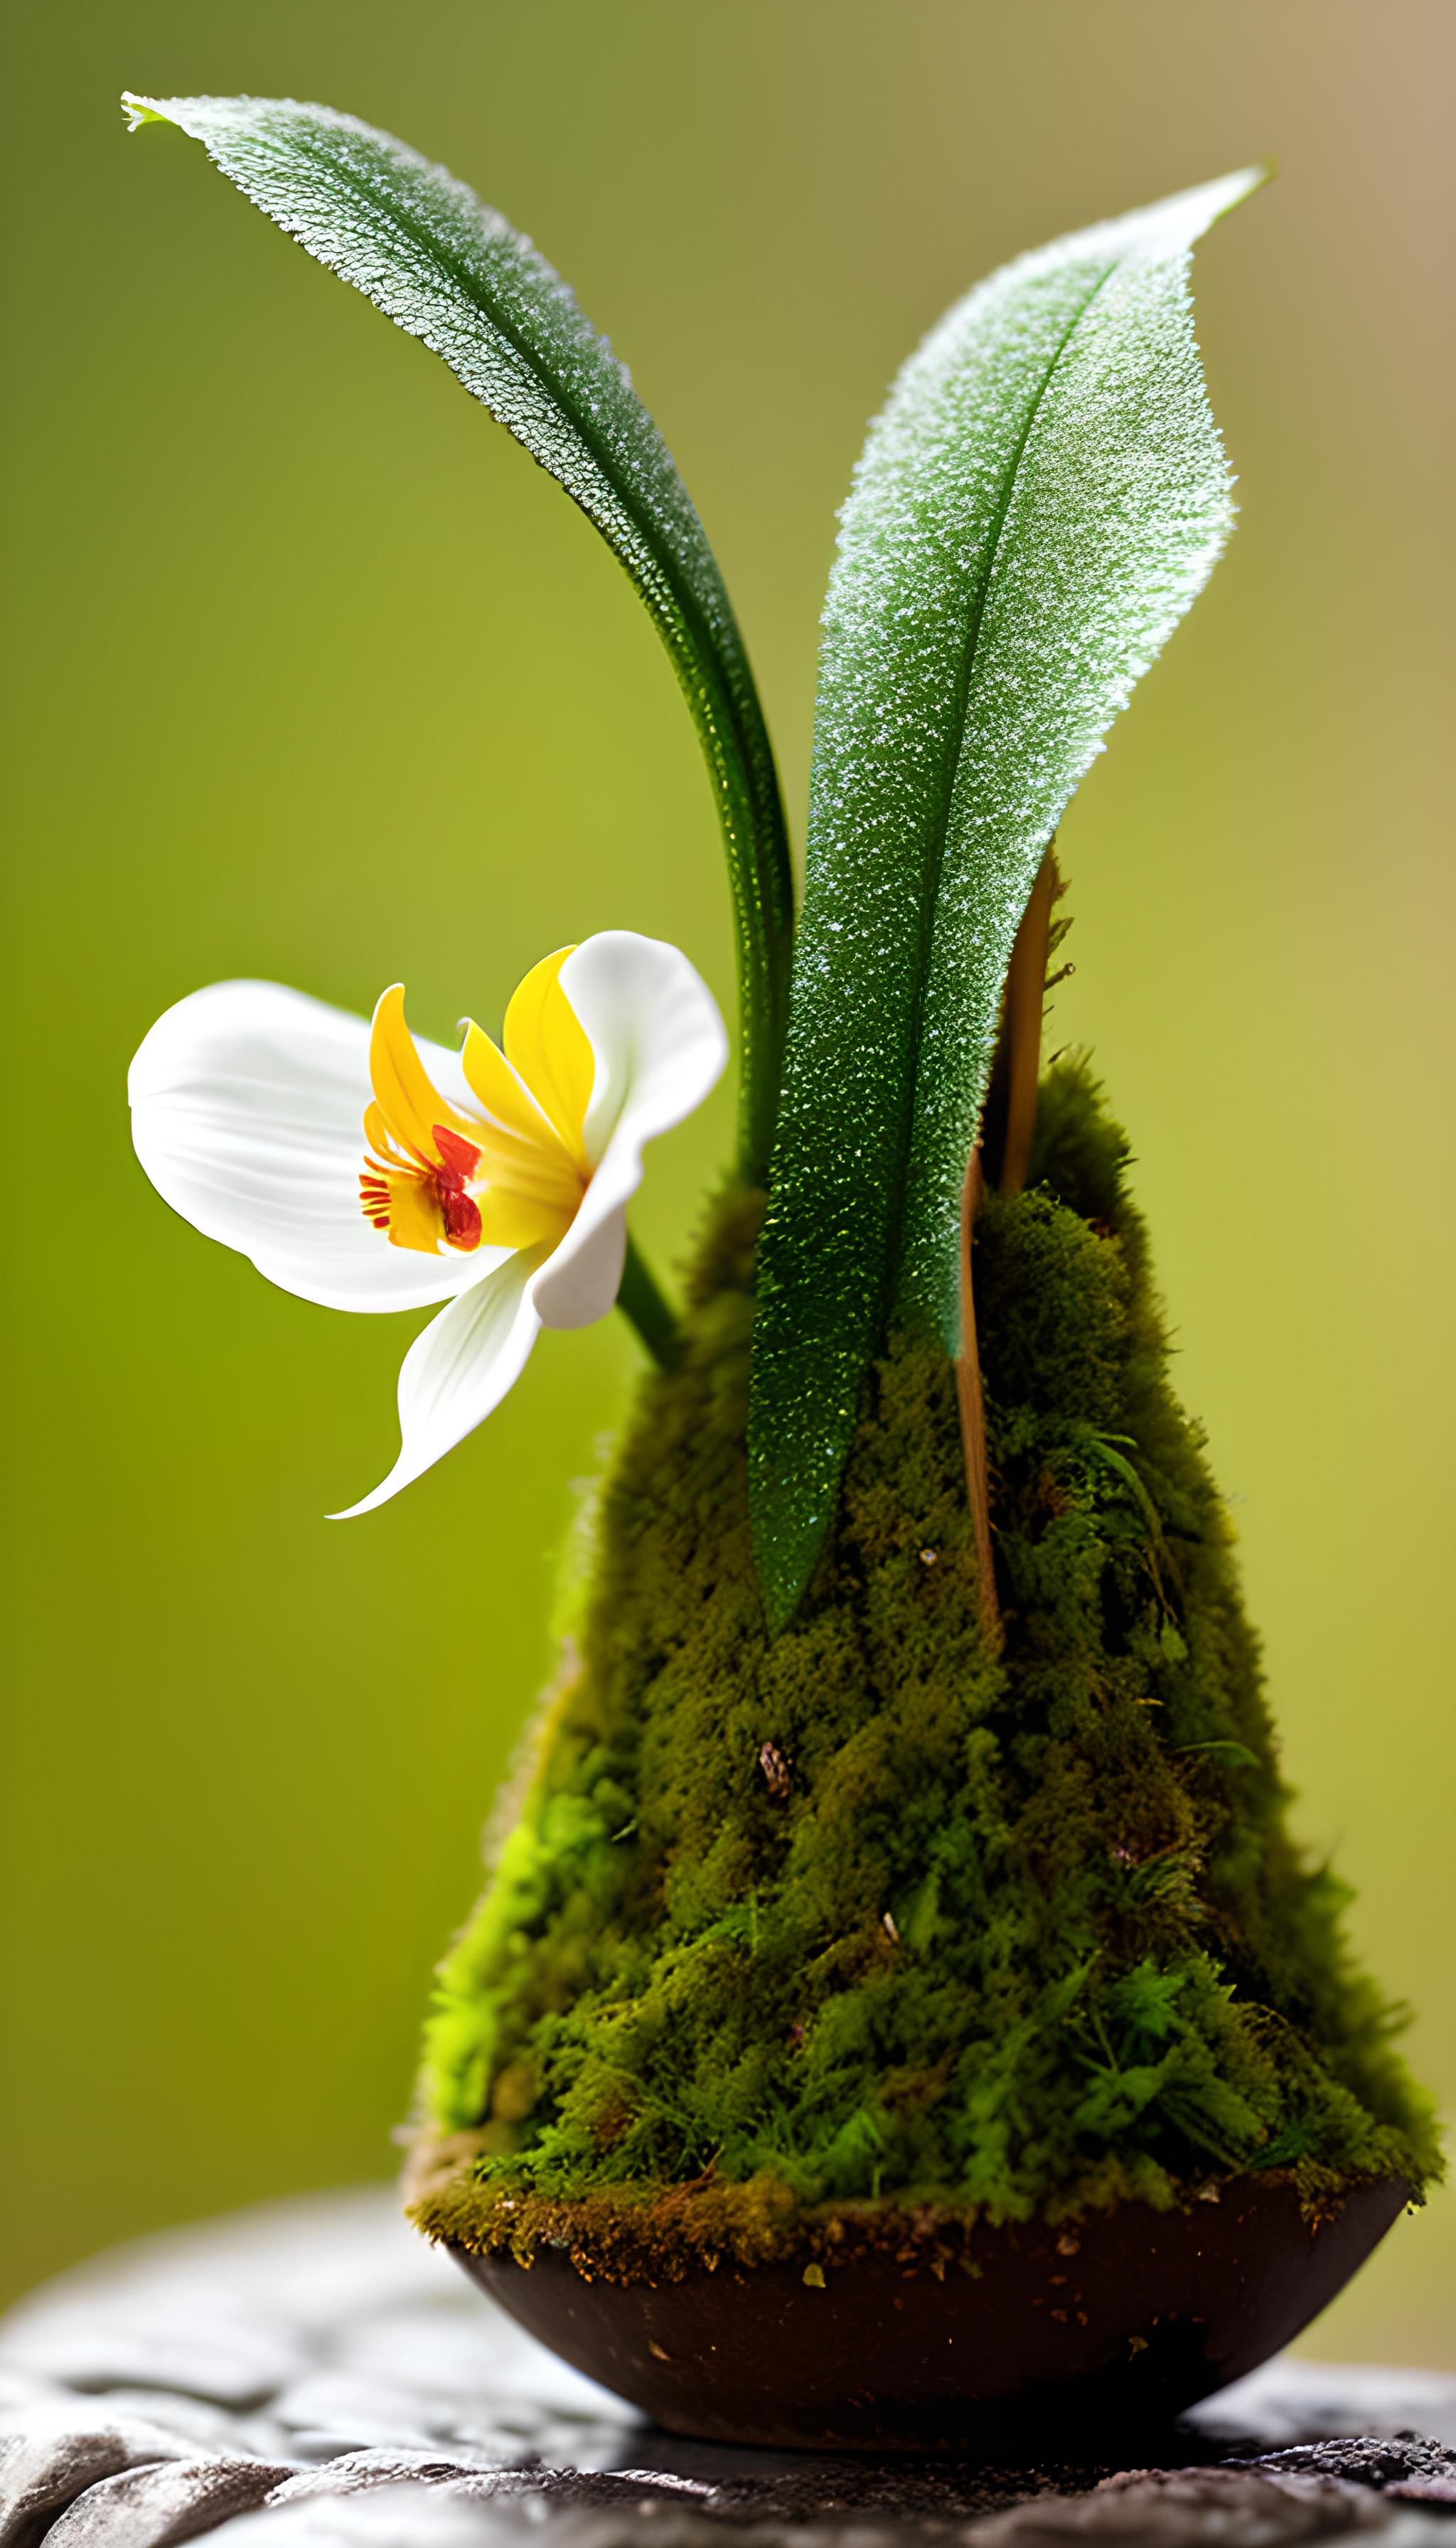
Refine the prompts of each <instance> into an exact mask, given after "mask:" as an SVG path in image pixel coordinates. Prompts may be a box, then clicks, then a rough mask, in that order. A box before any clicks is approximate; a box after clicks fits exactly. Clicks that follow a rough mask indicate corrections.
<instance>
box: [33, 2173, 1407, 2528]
mask: <svg viewBox="0 0 1456 2548" xmlns="http://www.w3.org/2000/svg"><path fill="white" fill-rule="evenodd" d="M1158 2456H1159V2458H1160V2459H1162V2460H1164V2461H1165V2462H1166V2463H1167V2464H1166V2465H1163V2466H1160V2467H1157V2468H1154V2469H1149V2470H1141V2471H1135V2472H1128V2471H1126V2470H1119V2469H1117V2468H1103V2469H1089V2468H1083V2467H1068V2466H1063V2465H1059V2464H1057V2463H1056V2462H1055V2460H1054V2459H1052V2458H1050V2457H1049V2456H1048V2462H1047V2465H1046V2466H1044V2467H1043V2468H1042V2469H1040V2470H1036V2471H1028V2470H1026V2469H1023V2468H1014V2469H1006V2470H996V2469H987V2468H982V2467H969V2466H963V2465H957V2464H956V2463H952V2462H946V2461H938V2460H927V2461H920V2462H903V2461H902V2462H898V2463H889V2462H886V2463H876V2462H874V2461H870V2460H861V2459H856V2460H842V2459H820V2458H811V2457H808V2456H799V2455H794V2454H783V2453H774V2452H767V2451H736V2450H729V2449H725V2448H720V2447H717V2446H714V2445H708V2444H704V2443H698V2442H691V2441H683V2440H679V2439H675V2438H674V2437H673V2436H671V2435H667V2434H663V2433H658V2432H655V2431H653V2430H652V2429H651V2428H650V2427H648V2426H645V2425H644V2424H642V2423H641V2422H640V2421H639V2420H638V2419H637V2418H636V2417H635V2416H634V2414H633V2413H632V2411H631V2410H630V2409H629V2408H626V2407H624V2406H623V2405H622V2404H621V2403H620V2401H619V2400H617V2399H614V2398H611V2397H609V2396H608V2395H607V2393H606V2392H605V2391H604V2390H601V2389H598V2388H595V2387H594V2386H593V2385H592V2383H591V2382H590V2381H587V2380H584V2379H582V2378H580V2377H579V2376H578V2374H577V2373H575V2372H573V2371H570V2370H568V2369H567V2368H566V2366H565V2365H564V2364H562V2363H559V2362H557V2361H556V2360H555V2359H554V2357H553V2356H551V2355H550V2354H547V2353H545V2352H544V2351H543V2350H542V2349H541V2348H540V2347H539V2346H538V2345H536V2344H534V2343H532V2342H531V2340H530V2338H529V2337H527V2336H525V2335H524V2334H522V2333H521V2332H520V2330H519V2329H518V2328H516V2327H515V2326H514V2325H512V2324H511V2323H510V2322H509V2321H507V2320H505V2319H503V2318H501V2317H500V2316H498V2315H497V2314H495V2313H494V2312H493V2311H492V2310H491V2309H490V2308H489V2307H488V2306H487V2305H486V2304H485V2303H483V2302H482V2301H481V2300H480V2299H479V2298H478V2296H476V2295H475V2294H474V2293H473V2292H472V2291H471V2290H470V2289H469V2287H468V2286H467V2284H466V2283H465V2281H464V2279H463V2278H462V2277H461V2276H460V2275H459V2274H458V2273H457V2272H456V2271H455V2269H454V2268H453V2267H452V2266H451V2265H450V2263H449V2262H448V2260H447V2259H446V2258H444V2257H443V2256H440V2255H437V2254H432V2253H431V2252H430V2250H429V2249H427V2248H425V2247H424V2246H422V2245H421V2244H420V2242H419V2241H418V2240H417V2239H415V2238H414V2237H413V2235H412V2233H411V2232H410V2231H409V2229H407V2228H406V2226H405V2224H404V2223H403V2222H402V2221H401V2219H400V2218H399V2214H398V2210H397V2205H396V2200H395V2197H394V2195H393V2194H392V2193H390V2192H388V2191H373V2190H371V2191H369V2192H367V2193H364V2194H350V2195H342V2196H334V2197H329V2198H325V2199H323V2200H321V2201H317V2200H316V2201H310V2202H308V2203H303V2204H291V2205H279V2206H273V2207H269V2208H268V2209H266V2210H264V2211H261V2212H257V2213H253V2214H244V2215H240V2216H238V2217H237V2218H236V2219H234V2220H230V2221H226V2222H220V2223H215V2224H213V2225H211V2226H210V2227H209V2228H207V2229H203V2230H200V2231H187V2232H184V2233H177V2234H173V2235H170V2236H168V2237H166V2238H162V2239H156V2240H152V2241H148V2242H146V2243H145V2244H143V2245H139V2246H137V2247H135V2248H130V2249H120V2250H118V2251H116V2252H115V2253H114V2254H112V2255H110V2256H106V2257H103V2258H101V2259H99V2260H98V2261H97V2263H95V2264H94V2265H90V2266H87V2267H85V2268H84V2269H83V2270H82V2271H80V2272H79V2273H76V2274H71V2275H66V2276H63V2277H62V2278H61V2279H60V2280H59V2281H58V2282H56V2283H53V2284H50V2285H49V2286H47V2287H46V2289H45V2290H44V2291H41V2292H38V2293H36V2294H34V2295H33V2296H32V2298H31V2299H30V2300H28V2301H26V2302H25V2303H23V2304H22V2306H21V2307H20V2308H19V2309H18V2310H16V2311H14V2312H12V2314H11V2316H10V2317H9V2318H8V2319H7V2320H4V2321H3V2323H0V2548H40V2543H41V2542H43V2541H44V2542H45V2543H46V2548H173V2543H174V2542H180V2541H183V2540H186V2539H193V2538H200V2537H207V2538H209V2539H211V2540H214V2541H217V2542H219V2543H220V2548H497V2543H503V2542H507V2541H510V2542H519V2541H521V2540H522V2539H523V2538H524V2537H526V2536H527V2535H528V2534H529V2533H531V2532H532V2531H535V2530H538V2529H541V2528H543V2527H544V2528H545V2529H546V2530H548V2531H549V2533H550V2543H549V2548H627V2543H630V2542H632V2541H634V2540H638V2539H641V2540H644V2541H648V2542H651V2543H653V2548H699V2543H700V2548H723V2542H724V2538H725V2533H727V2534H728V2535H729V2536H731V2538H732V2539H733V2540H734V2541H735V2542H738V2543H741V2548H788V2543H790V2542H792V2543H799V2548H818V2543H827V2542H829V2541H833V2543H834V2548H895V2543H900V2548H906V2543H911V2542H927V2541H930V2540H952V2541H955V2542H957V2543H959V2542H963V2543H966V2548H1072V2543H1074V2542H1076V2541H1079V2540H1085V2541H1087V2542H1089V2543H1097V2548H1135V2543H1136V2548H1203V2543H1213V2542H1216V2541H1217V2542H1219V2543H1225V2544H1226V2548H1266V2543H1267V2548H1279V2543H1282V2542H1284V2541H1291V2542H1294V2541H1304V2540H1317V2539H1335V2538H1342V2537H1365V2536H1369V2537H1371V2538H1372V2539H1378V2540H1379V2541H1380V2543H1381V2548H1408V2543H1409V2548H1414V2543H1415V2542H1417V2541H1420V2542H1427V2541H1431V2542H1434V2541H1443V2542H1445V2543H1448V2548H1456V2525H1453V2524H1452V2523H1451V2522H1450V2521H1449V2520H1447V2519H1443V2518H1442V2513H1443V2512H1445V2513H1449V2512H1450V2511H1451V2510H1453V2509H1456V2380H1449V2379H1442V2378H1440V2377H1438V2376H1436V2375H1433V2374H1421V2373H1415V2372H1412V2373H1402V2372H1393V2371H1360V2372H1356V2371H1348V2370H1344V2369H1340V2368H1338V2367H1336V2366H1326V2365H1322V2364H1315V2363H1292V2362H1284V2363H1276V2364H1271V2365H1270V2366H1268V2368H1267V2369H1265V2370H1264V2371H1261V2372H1259V2373H1257V2374H1256V2375H1255V2376H1254V2377H1253V2378H1252V2379H1251V2380H1247V2381H1244V2382H1242V2383H1241V2384H1240V2386H1239V2387H1238V2388H1237V2389H1234V2390H1229V2391H1228V2392H1226V2393H1225V2394H1224V2396H1223V2397H1221V2398H1219V2399H1216V2400H1213V2401H1211V2402H1210V2403H1209V2405H1208V2406H1207V2407H1205V2408H1202V2409H1200V2410H1199V2412H1198V2414H1197V2415H1196V2416H1195V2417H1191V2418H1189V2419H1188V2421H1187V2423H1186V2424H1185V2425H1183V2426H1182V2427H1180V2428H1179V2429H1178V2430H1177V2431H1175V2432H1169V2433H1167V2434H1166V2435H1163V2436H1160V2437H1159V2443H1158Z"/></svg>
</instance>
